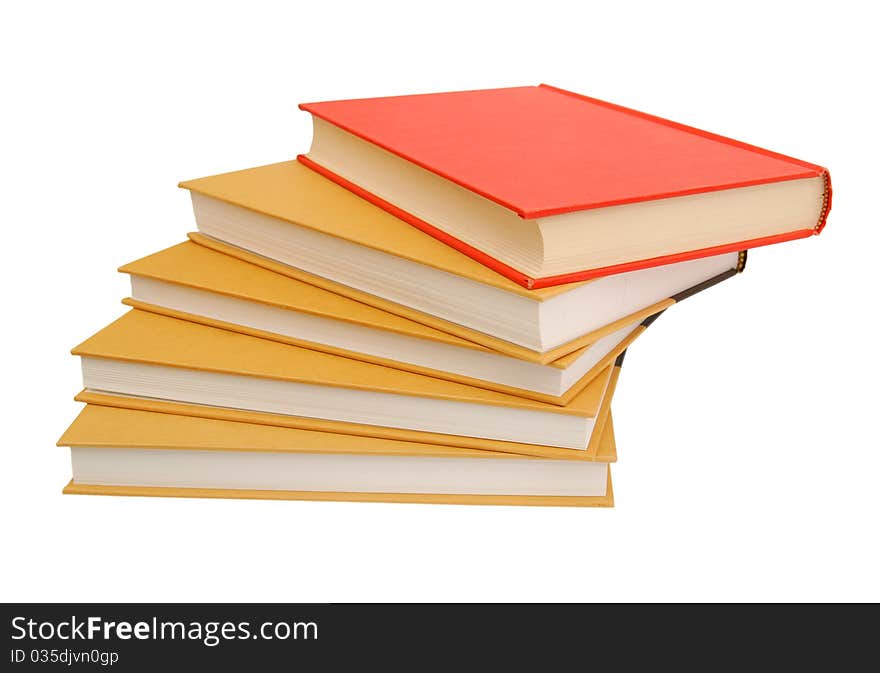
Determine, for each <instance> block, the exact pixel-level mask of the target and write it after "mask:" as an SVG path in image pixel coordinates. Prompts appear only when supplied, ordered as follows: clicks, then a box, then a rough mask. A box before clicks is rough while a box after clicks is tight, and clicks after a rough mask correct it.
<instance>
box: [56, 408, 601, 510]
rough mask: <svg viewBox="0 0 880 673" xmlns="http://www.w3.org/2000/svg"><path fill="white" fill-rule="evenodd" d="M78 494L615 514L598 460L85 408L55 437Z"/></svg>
mask: <svg viewBox="0 0 880 673" xmlns="http://www.w3.org/2000/svg"><path fill="white" fill-rule="evenodd" d="M58 444H59V445H60V446H69V447H70V448H71V462H72V467H73V479H72V480H71V482H70V483H69V484H68V485H67V487H66V488H65V489H64V492H65V493H71V494H83V495H124V496H165V497H194V498H250V499H277V500H339V501H356V502H396V503H440V504H479V505H545V506H574V507H611V506H613V504H614V497H613V493H612V489H611V471H610V468H609V463H610V462H613V461H614V460H616V455H617V454H616V446H615V441H614V429H613V424H612V420H611V418H610V416H609V418H608V421H607V422H606V423H605V425H604V428H603V430H602V436H601V439H600V444H601V446H600V450H599V452H598V456H597V460H596V461H593V462H585V461H581V460H575V459H546V458H534V457H527V456H521V455H516V454H508V453H501V452H494V451H484V450H478V449H464V448H460V447H455V446H442V445H437V444H420V443H416V442H404V441H398V440H391V439H379V438H373V437H360V436H355V435H345V434H337V433H330V432H317V431H311V430H300V429H296V428H285V427H274V426H267V425H256V424H251V423H242V422H237V421H224V420H216V419H208V418H199V417H193V416H178V415H174V414H166V413H158V412H152V411H140V410H133V409H120V408H116V407H109V406H99V405H93V404H90V405H87V406H86V407H85V408H84V409H83V410H82V412H81V413H80V415H79V416H78V417H77V418H76V420H74V422H73V423H72V424H71V426H70V427H69V428H68V429H67V431H66V432H65V433H64V436H62V438H61V439H60V440H59V441H58Z"/></svg>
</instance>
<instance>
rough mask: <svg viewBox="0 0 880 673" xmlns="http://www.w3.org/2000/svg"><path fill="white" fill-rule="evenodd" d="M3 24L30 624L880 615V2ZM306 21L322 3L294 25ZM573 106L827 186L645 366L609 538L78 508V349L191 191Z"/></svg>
mask: <svg viewBox="0 0 880 673" xmlns="http://www.w3.org/2000/svg"><path fill="white" fill-rule="evenodd" d="M12 5H13V3H4V5H3V9H2V10H0V13H2V16H0V57H2V63H3V72H2V78H3V86H2V96H3V102H2V103H0V116H2V124H0V134H2V145H0V162H2V176H0V178H2V182H0V185H2V188H0V189H2V192H0V209H2V235H3V237H4V239H5V240H4V245H3V253H4V254H3V260H2V266H0V268H2V273H3V304H4V305H3V317H4V321H3V322H4V325H3V330H2V337H0V338H2V339H3V355H4V364H3V369H2V372H3V381H2V383H3V400H4V403H3V425H2V440H3V444H4V446H3V447H2V450H0V456H2V472H0V478H2V482H3V483H2V488H0V494H2V495H0V497H2V514H0V517H2V540H3V544H4V546H5V551H4V552H3V553H2V555H0V566H2V572H0V592H2V594H0V598H2V599H3V600H20V601H48V600H98V601H102V600H114V601H135V600H141V601H143V600H160V601H165V600H176V601H196V600H198V601H219V600H235V601H239V600H248V601H341V600H346V601H361V600H441V601H445V600H500V601H507V600H529V601H531V600H562V601H568V600H586V601H593V600H621V601H630V600H698V601H700V600H734V601H738V600H823V601H824V600H868V599H871V600H878V599H880V585H878V573H877V567H878V563H880V554H878V546H877V545H878V543H877V521H878V514H880V507H878V504H880V498H878V492H880V488H878V476H880V441H878V427H877V417H878V413H880V410H878V394H877V383H878V374H880V372H878V366H877V364H878V357H877V346H876V339H877V315H878V314H877V310H878V280H877V279H878V266H880V263H878V254H880V239H878V231H880V226H878V205H877V201H878V187H877V185H878V164H877V161H878V156H880V147H878V139H877V138H878V131H877V129H878V122H877V115H878V112H880V110H878V106H877V82H876V77H877V66H878V64H880V53H878V49H877V47H876V41H877V40H876V38H877V36H876V31H875V25H874V21H873V19H872V18H871V17H870V15H862V14H861V13H860V11H859V8H860V7H865V8H868V7H869V4H868V3H851V4H847V3H840V2H834V3H828V2H821V3H807V2H795V3H770V2H761V3H746V2H738V3H733V4H729V3H728V4H725V5H723V6H721V5H718V4H717V3H708V2H701V3H694V4H692V5H690V6H683V5H680V4H678V3H675V2H659V3H650V4H646V5H645V6H636V5H630V6H625V3H616V2H603V3H595V4H590V3H581V2H578V3H575V2H572V3H570V4H562V3H555V2H549V1H546V0H544V1H542V2H532V3H514V2H504V3H497V4H495V6H491V7H490V6H489V3H478V2H467V3H455V2H448V1H447V2H444V3H442V4H438V5H437V6H436V7H435V8H433V9H430V8H429V7H428V6H427V5H423V3H415V2H409V3H400V4H398V5H392V4H388V3H380V2H375V1H374V2H360V3H352V6H349V7H346V6H342V5H336V4H335V3H331V2H309V3H289V2H288V3H278V4H277V5H276V4H264V3H259V2H246V3H238V5H239V6H238V7H232V6H228V5H226V4H225V3H218V2H210V3H168V4H167V5H166V4H163V3H144V4H143V6H142V9H141V10H135V9H132V7H133V4H132V3H93V2H59V3H45V2H31V3H15V5H16V7H14V8H13V7H12ZM297 5H299V6H297ZM539 82H548V83H552V84H555V85H557V86H561V87H563V88H567V89H571V90H574V91H578V92H582V93H586V94H589V95H591V96H595V97H599V98H604V99H608V100H612V101H615V102H618V103H621V104H623V105H628V106H631V107H635V108H638V109H643V110H646V111H649V112H652V113H655V114H658V115H661V116H665V117H669V118H672V119H675V120H677V121H681V122H685V123H689V124H692V125H695V126H698V127H702V128H706V129H709V130H712V131H716V132H718V133H722V134H725V135H729V136H733V137H735V138H739V139H742V140H745V141H747V142H751V143H754V144H757V145H762V146H766V147H769V148H771V149H774V150H776V151H779V152H783V153H786V154H791V155H794V156H796V157H799V158H803V159H805V160H808V161H812V162H815V163H819V164H823V165H826V166H828V167H829V168H830V169H831V173H832V177H833V179H834V187H835V199H834V209H833V211H832V214H831V218H830V221H829V224H828V227H827V229H826V231H825V233H823V235H822V236H821V237H819V238H812V239H809V240H805V241H798V242H794V243H789V244H784V245H779V246H775V247H771V248H763V249H758V250H756V251H754V252H753V254H752V255H751V256H750V260H749V268H748V270H747V272H746V273H745V274H744V275H742V276H740V277H738V278H736V279H734V280H731V281H728V282H726V283H724V284H723V285H721V286H719V287H717V288H715V289H713V290H711V291H710V292H707V293H704V294H702V295H699V296H696V297H694V298H692V299H689V300H688V301H687V302H685V303H684V304H682V305H681V306H679V307H677V308H674V309H673V310H671V311H670V312H669V313H668V314H667V315H666V316H664V317H663V318H662V319H661V320H659V321H658V322H657V323H656V324H655V325H654V326H653V327H652V328H651V329H650V330H649V331H648V333H647V334H646V336H645V337H644V338H643V339H644V340H641V341H639V342H638V343H637V344H636V345H635V346H634V347H633V348H632V349H631V351H630V353H629V356H628V358H627V363H626V366H625V368H624V372H623V375H622V377H621V381H620V385H619V388H618V391H619V392H618V394H617V397H616V399H615V403H614V414H615V420H616V426H617V435H618V445H619V453H620V460H619V463H618V464H617V466H616V469H615V472H614V477H615V491H616V497H617V506H616V508H615V509H611V510H591V509H586V510H584V509H570V510H568V509H558V508H549V509H541V508H513V507H453V506H404V505H383V504H344V503H307V502H303V503H297V502H244V501H196V500H191V501H188V500H164V499H155V500H152V499H136V498H132V499H126V498H90V497H75V496H62V495H61V488H62V486H64V484H65V483H66V482H67V481H68V479H69V477H70V465H69V457H68V451H67V449H63V448H56V447H55V446H54V444H55V441H56V440H57V438H58V437H59V436H60V434H61V432H62V431H63V430H64V428H65V427H66V425H67V424H68V423H69V422H70V421H71V420H72V419H73V418H74V416H75V415H76V413H77V412H78V405H77V404H75V403H74V402H73V401H72V396H73V395H74V393H76V392H77V391H78V390H79V387H80V372H79V363H78V362H77V360H76V359H75V358H74V357H72V356H70V355H69V349H70V348H71V347H72V346H74V345H75V344H77V343H78V342H79V341H81V340H83V339H84V338H85V337H87V336H89V335H90V334H91V333H93V332H94V331H96V330H97V329H98V328H100V327H101V326H103V325H104V324H105V323H107V322H109V321H110V320H112V319H114V318H115V317H117V316H118V315H120V314H121V312H122V307H121V305H120V304H119V300H120V299H121V298H122V297H124V296H125V295H126V294H127V282H126V278H124V277H123V276H121V275H120V274H118V273H116V271H115V269H116V267H117V266H119V265H120V264H122V263H124V262H128V261H130V260H132V259H135V258H137V257H140V256H143V255H145V254H148V253H150V252H154V251H156V250H158V249H160V248H163V247H165V246H168V245H171V244H174V243H177V242H179V241H181V240H183V238H184V235H185V233H186V232H187V231H189V230H191V229H193V218H192V213H191V210H190V207H189V203H188V198H187V195H186V193H184V192H182V191H181V190H179V189H177V188H176V184H177V182H178V181H179V180H181V179H186V178H194V177H200V176H203V175H210V174H213V173H218V172H222V171H228V170H234V169H238V168H244V167H248V166H255V165H260V164H265V163H270V162H275V161H280V160H284V159H287V158H291V157H293V156H294V155H295V154H296V153H297V152H300V151H304V150H306V149H307V148H308V146H309V142H310V134H311V126H310V120H309V117H308V115H307V114H306V113H303V112H300V111H298V110H297V109H296V104H297V103H299V102H304V101H315V100H329V99H336V98H356V97H364V96H378V95H390V94H403V93H415V92H428V91H443V90H455V89H470V88H485V87H498V86H509V85H520V84H536V83H539Z"/></svg>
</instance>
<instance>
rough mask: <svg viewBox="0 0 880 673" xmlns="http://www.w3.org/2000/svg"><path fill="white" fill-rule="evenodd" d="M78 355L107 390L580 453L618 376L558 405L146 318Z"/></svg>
mask: <svg viewBox="0 0 880 673" xmlns="http://www.w3.org/2000/svg"><path fill="white" fill-rule="evenodd" d="M73 353H74V354H75V355H79V356H81V357H82V368H83V382H84V385H85V387H86V388H87V389H89V390H93V391H98V392H104V393H111V394H114V395H120V396H122V395H125V396H129V397H140V398H153V399H157V400H166V401H171V402H180V403H185V404H195V405H204V406H211V407H225V408H231V409H239V410H244V411H251V412H262V413H270V414H278V415H282V416H291V417H294V416H296V417H306V418H312V419H318V420H322V421H327V422H341V423H351V424H356V425H366V426H376V427H384V428H396V429H400V430H407V431H417V432H426V433H436V434H441V435H463V436H468V437H473V438H475V439H486V440H499V441H504V442H511V443H521V444H538V445H544V446H549V447H556V448H562V449H575V450H579V451H583V450H584V449H585V447H587V446H588V445H589V443H590V440H591V438H592V437H593V436H594V430H595V428H596V425H597V417H598V416H599V414H600V410H601V408H602V405H603V401H604V400H605V398H606V396H607V393H608V391H609V386H610V383H611V379H612V373H613V369H614V368H612V367H609V368H606V370H605V371H604V373H603V374H601V375H599V376H597V377H596V378H595V379H594V380H593V381H592V382H591V383H589V384H588V385H587V386H586V387H585V388H584V389H583V390H582V391H581V392H580V393H578V394H577V395H575V397H574V398H573V399H572V400H571V401H570V402H569V403H568V404H565V405H557V404H550V403H546V402H540V401H537V400H531V399H527V398H523V397H518V396H513V395H509V394H505V393H501V392H497V391H492V390H486V389H484V388H477V387H474V386H468V385H464V384H461V383H456V382H452V381H446V380H442V379H436V378H433V377H428V376H423V375H419V374H415V373H411V372H407V371H402V370H398V369H392V368H389V367H382V366H379V365H375V364H371V363H367V362H361V361H358V360H354V359H350V358H344V357H340V356H336V355H331V354H329V353H322V352H319V351H315V350H311V349H306V348H300V347H297V346H293V345H287V344H283V343H279V342H277V341H272V340H268V339H260V338H255V337H252V336H247V335H243V334H238V333H235V332H232V331H228V330H222V329H216V328H213V327H208V326H206V325H201V324H197V323H193V322H189V321H183V320H178V319H175V318H171V317H167V316H163V315H159V314H154V313H149V312H145V311H140V310H132V311H130V312H129V313H127V314H126V315H124V316H122V317H121V318H120V319H119V320H117V321H115V322H114V323H111V324H110V325H108V326H107V327H105V328H104V329H102V330H101V331H100V332H98V333H97V334H95V335H94V336H92V337H90V338H89V339H87V340H86V341H85V342H83V343H82V344H80V345H79V346H77V347H76V348H74V349H73Z"/></svg>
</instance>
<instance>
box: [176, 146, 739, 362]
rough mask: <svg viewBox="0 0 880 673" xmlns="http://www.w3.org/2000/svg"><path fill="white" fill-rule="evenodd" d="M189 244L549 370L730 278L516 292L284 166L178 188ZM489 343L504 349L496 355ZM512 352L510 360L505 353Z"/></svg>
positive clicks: (712, 264)
mask: <svg viewBox="0 0 880 673" xmlns="http://www.w3.org/2000/svg"><path fill="white" fill-rule="evenodd" d="M181 187H184V188H186V189H188V190H190V192H191V193H192V198H193V208H194V211H195V216H196V223H197V225H198V228H199V232H200V233H199V234H196V235H192V236H191V238H192V240H194V241H195V242H196V243H198V244H200V245H204V246H208V247H212V248H214V249H218V250H221V251H223V252H225V253H227V254H231V255H237V256H240V257H241V258H242V259H246V260H247V261H250V262H252V263H256V264H263V265H266V266H267V267H268V268H273V270H276V271H277V270H278V269H277V267H275V265H276V264H278V263H279V262H280V263H281V264H282V265H283V266H284V267H285V268H286V273H287V274H288V275H290V276H292V277H295V278H298V279H300V280H304V281H305V282H308V283H312V284H317V285H319V286H320V287H324V288H326V289H330V290H332V291H334V292H337V293H340V294H345V295H346V296H349V297H352V298H354V299H357V300H358V301H362V302H364V303H368V304H370V305H372V306H376V307H378V308H381V309H383V310H386V311H390V312H393V313H397V314H398V315H403V316H404V317H407V318H410V319H412V320H415V321H417V322H421V323H424V324H427V325H429V326H431V327H435V328H437V329H440V330H443V331H446V332H449V333H450V334H454V335H456V336H459V337H462V338H464V339H468V340H470V341H474V342H475V343H479V344H481V345H484V346H487V347H489V348H494V349H495V350H499V351H501V352H505V353H508V354H511V355H515V356H517V357H521V355H516V353H517V352H519V353H522V351H523V350H524V351H526V352H530V353H531V355H532V356H533V357H537V358H539V361H540V362H542V363H547V362H552V361H554V360H556V359H558V358H559V357H562V356H564V355H566V354H568V353H571V352H572V351H576V350H577V349H579V348H582V347H583V346H585V345H587V344H589V343H593V342H595V341H596V340H597V334H602V331H601V330H603V329H604V328H606V327H607V326H609V325H611V324H612V323H616V322H617V321H620V320H625V321H628V322H630V323H631V322H638V321H639V320H641V319H644V318H646V317H647V316H649V315H652V314H654V313H657V312H658V311H661V310H663V309H664V308H667V307H668V306H669V305H671V304H672V303H674V302H675V301H676V299H677V298H678V297H680V296H686V295H687V294H688V293H690V291H691V289H692V288H694V287H697V286H700V287H704V286H706V284H707V283H708V284H712V283H715V282H719V281H721V280H724V279H725V278H728V277H730V276H732V275H735V274H736V273H737V272H738V271H740V270H741V269H742V266H743V264H744V262H745V257H744V255H742V254H737V253H730V254H727V255H719V256H717V257H709V258H705V259H700V260H691V261H688V262H681V263H678V264H669V265H666V266H662V267H656V268H652V269H642V270H639V271H632V272H628V273H623V274H618V275H614V276H607V277H604V278H599V279H596V280H591V281H586V282H580V283H570V284H567V285H559V286H555V287H551V288H543V289H538V290H527V289H525V288H523V287H521V286H519V285H517V284H516V283H514V282H513V281H510V280H508V279H507V278H505V277H503V276H501V275H499V274H497V273H495V272H494V271H491V270H490V269H488V268H486V267H484V266H483V265H481V264H479V263H478V262H475V261H474V260H472V259H471V258H469V257H467V256H466V255H463V254H461V253H459V252H457V251H456V250H454V249H452V248H450V247H448V246H446V245H444V244H443V243H440V242H439V241H437V240H435V239H433V238H432V237H430V236H428V235H427V234H424V233H422V232H421V231H419V230H417V229H416V228H414V227H412V226H410V225H408V224H406V223H405V222H403V221H401V220H399V219H397V218H395V217H394V216H392V215H390V214H389V213H387V212H385V211H384V210H382V209H380V208H378V207H376V206H374V205H372V204H371V203H369V202H367V201H365V200H364V199H361V198H360V197H358V196H356V195H354V194H352V193H351V192H349V191H348V190H346V189H344V188H342V187H339V186H338V185H336V184H334V183H333V182H331V181H330V180H327V179H326V178H323V177H321V176H320V175H318V174H317V173H315V172H314V171H310V170H309V169H308V168H306V167H304V166H302V165H301V164H299V163H297V162H296V161H287V162H283V163H279V164H273V165H269V166H262V167H258V168H251V169H247V170H243V171H236V172H233V173H226V174H223V175H216V176H212V177H207V178H201V179H198V180H190V181H187V182H183V183H181ZM498 341H501V342H504V344H506V346H504V347H506V348H508V349H511V350H507V351H505V350H502V346H501V345H499V344H498ZM513 349H515V350H513Z"/></svg>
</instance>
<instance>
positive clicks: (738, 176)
mask: <svg viewBox="0 0 880 673" xmlns="http://www.w3.org/2000/svg"><path fill="white" fill-rule="evenodd" d="M300 107H301V108H302V109H303V110H306V111H307V112H310V113H311V114H313V115H314V116H316V117H319V118H321V119H324V120H326V121H328V122H330V123H332V124H334V125H335V126H338V127H339V128H341V129H343V130H345V131H347V132H349V133H351V134H353V135H355V136H358V137H360V138H363V139H365V140H367V141H369V142H371V143H373V144H375V145H377V146H379V147H381V148H383V149H385V150H387V151H389V152H392V153H393V154H396V155H398V156H400V157H402V158H404V159H406V160H408V161H410V162H412V163H414V164H416V165H418V166H421V167H422V168H425V169H427V170H429V171H431V172H433V173H435V174H436V175H439V176H441V177H443V178H446V179H448V180H450V181H452V182H454V183H456V184H458V185H461V186H462V187H465V188H466V189H469V190H471V191H473V192H475V193H477V194H479V195H481V196H483V197H485V198H487V199H489V200H491V201H494V202H495V203H497V204H499V205H501V206H503V207H505V208H507V209H509V210H511V211H513V212H515V213H516V214H517V215H519V216H520V217H522V218H525V219H533V218H537V217H547V216H552V215H558V214H561V213H567V212H573V211H580V210H586V209H591V208H603V207H607V206H614V205H621V204H628V203H636V202H640V201H648V200H653V199H663V198H669V197H675V196H684V195H688V194H697V193H701V192H710V191H716V190H724V189H732V188H736V187H746V186H751V185H758V184H764V183H771V182H778V181H783V180H794V179H799V178H808V177H817V176H822V177H823V178H824V179H825V182H826V198H825V205H824V207H823V209H822V212H821V213H820V214H819V217H818V219H817V222H816V225H815V226H814V227H813V228H812V229H806V230H800V231H792V232H790V233H786V234H780V235H774V236H770V237H765V238H762V239H755V240H751V241H738V242H736V243H732V244H730V245H724V246H717V247H713V248H705V249H702V250H694V251H689V252H685V253H677V254H675V255H666V256H663V257H656V258H653V259H648V260H639V261H636V262H631V263H628V264H620V265H615V266H613V267H606V268H604V269H591V270H587V271H583V272H578V273H574V274H566V275H564V276H556V277H551V278H540V279H530V278H527V277H526V276H524V275H523V274H521V273H519V272H517V271H516V270H514V269H511V268H510V267H509V266H507V265H505V264H503V263H501V262H498V261H497V260H494V259H493V258H491V257H489V256H488V255H486V254H484V253H480V252H479V251H477V250H475V249H474V248H473V247H471V246H468V245H467V244H465V243H463V242H462V241H459V240H458V239H456V238H454V237H452V236H450V235H449V234H447V233H445V232H443V231H441V230H439V229H437V228H436V227H433V226H432V225H430V224H429V223H427V222H424V221H422V220H420V219H419V218H416V217H414V216H412V215H410V214H409V213H406V212H404V211H402V210H401V209H399V208H397V207H395V206H394V205H393V204H390V203H388V202H386V201H384V200H382V199H380V198H378V197H376V196H375V195H373V194H371V193H369V192H367V191H366V190H363V189H361V188H359V187H357V186H356V185H353V184H352V183H350V182H348V181H346V180H345V179H343V178H341V177H339V176H337V175H335V174H334V173H332V172H331V171H328V170H327V169H324V168H323V167H320V166H318V165H317V164H315V162H313V161H310V160H309V159H308V158H307V157H300V159H301V161H303V163H305V164H306V165H308V166H310V167H311V168H313V169H315V170H318V171H319V172H321V173H322V174H323V175H325V176H326V177H328V178H330V179H333V180H334V181H336V182H338V183H339V184H342V185H343V186H345V187H347V188H349V189H351V190H352V191H355V192H356V193H358V194H359V195H360V196H362V197H364V198H367V199H369V200H370V201H372V202H373V203H375V204H376V205H379V206H380V207H382V208H385V209H386V210H388V211H390V212H392V213H393V214H394V215H396V216H398V217H401V218H402V219H404V220H406V221H407V222H409V223H410V224H412V225H414V226H416V227H418V228H419V229H422V230H423V231H425V232H426V233H428V234H430V235H432V236H434V237H436V238H439V239H440V240H442V241H444V242H445V243H447V244H449V245H452V246H453V247H455V248H457V249H458V250H460V251H461V252H464V253H465V254H467V255H469V256H471V257H474V258H476V259H478V261H480V262H482V263H483V264H486V265H488V266H490V267H491V268H493V269H495V270H496V271H498V272H499V273H502V274H503V275H505V276H507V277H509V278H511V279H513V280H515V281H516V282H518V283H520V284H523V285H525V286H526V287H541V286H548V285H556V284H560V283H566V282H574V281H578V280H585V279H588V278H593V277H597V276H602V275H608V274H611V273H620V272H623V271H630V270H634V269H638V268H645V267H649V266H656V265H659V264H667V263H672V262H678V261H684V260H686V259H694V258H697V257H704V256H709V255H713V254H721V253H724V252H728V251H733V250H741V249H744V248H749V247H756V246H759V245H767V244H770V243H776V242H780V241H783V240H791V239H795V238H803V237H806V236H809V235H811V234H814V233H819V231H821V229H822V227H823V226H824V223H825V220H826V218H827V214H828V209H829V207H830V181H829V179H828V172H827V171H826V170H825V169H824V168H822V167H821V166H816V165H814V164H810V163H806V162H804V161H800V160H798V159H793V158H791V157H787V156H783V155H781V154H777V153H775V152H770V151H768V150H764V149H761V148H758V147H754V146H751V145H747V144H745V143H741V142H739V141H735V140H731V139H729V138H724V137H722V136H718V135H715V134H711V133H708V132H705V131H701V130H698V129H695V128H691V127H688V126H684V125H682V124H678V123H675V122H671V121H668V120H665V119H661V118H659V117H654V116H652V115H647V114H645V113H642V112H638V111H635V110H631V109H628V108H624V107H621V106H618V105H614V104H612V103H607V102H604V101H600V100H597V99H593V98H588V97H586V96H581V95H579V94H574V93H570V92H567V91H563V90H561V89H557V88H555V87H551V86H548V85H544V84H542V85H540V86H537V87H534V86H529V87H514V88H506V89H488V90H481V91H462V92H452V93H442V94H424V95H414V96H396V97H389V98H371V99H360V100H349V101H332V102H324V103H308V104H303V105H301V106H300Z"/></svg>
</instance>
